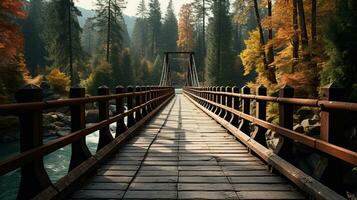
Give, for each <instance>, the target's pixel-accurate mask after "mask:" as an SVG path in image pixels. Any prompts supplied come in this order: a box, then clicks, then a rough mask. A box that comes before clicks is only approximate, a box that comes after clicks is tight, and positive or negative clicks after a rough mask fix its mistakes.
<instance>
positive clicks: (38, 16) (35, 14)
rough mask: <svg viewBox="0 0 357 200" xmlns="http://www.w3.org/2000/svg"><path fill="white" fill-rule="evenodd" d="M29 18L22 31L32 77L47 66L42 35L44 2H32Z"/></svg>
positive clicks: (27, 62) (30, 3) (38, 0)
mask: <svg viewBox="0 0 357 200" xmlns="http://www.w3.org/2000/svg"><path fill="white" fill-rule="evenodd" d="M27 10H28V11H27V12H28V16H27V18H26V20H25V21H24V22H23V26H22V30H23V33H24V38H25V46H24V55H25V59H26V66H27V68H28V69H29V71H30V72H31V74H32V75H36V74H38V73H39V72H38V69H37V68H41V69H44V67H45V65H46V59H45V57H46V49H45V46H44V42H43V41H42V39H41V37H40V35H41V33H42V32H43V17H42V10H43V3H42V0H31V1H30V2H29V7H28V8H27Z"/></svg>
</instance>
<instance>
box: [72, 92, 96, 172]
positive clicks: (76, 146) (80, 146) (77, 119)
mask: <svg viewBox="0 0 357 200" xmlns="http://www.w3.org/2000/svg"><path fill="white" fill-rule="evenodd" d="M85 95H86V90H85V88H83V87H80V86H76V87H72V88H71V89H70V91H69V97H70V98H82V97H85ZM70 110H71V132H72V133H74V132H76V131H79V130H82V129H84V128H85V127H86V121H85V105H84V104H79V105H73V106H71V107H70ZM71 152H72V153H71V161H70V164H69V171H72V170H73V169H74V168H76V167H77V166H78V165H80V164H81V163H82V162H84V161H85V160H87V159H88V158H90V157H91V156H92V154H91V153H90V151H89V149H88V147H87V144H86V138H85V137H83V138H81V139H79V140H78V141H76V142H73V143H72V151H71Z"/></svg>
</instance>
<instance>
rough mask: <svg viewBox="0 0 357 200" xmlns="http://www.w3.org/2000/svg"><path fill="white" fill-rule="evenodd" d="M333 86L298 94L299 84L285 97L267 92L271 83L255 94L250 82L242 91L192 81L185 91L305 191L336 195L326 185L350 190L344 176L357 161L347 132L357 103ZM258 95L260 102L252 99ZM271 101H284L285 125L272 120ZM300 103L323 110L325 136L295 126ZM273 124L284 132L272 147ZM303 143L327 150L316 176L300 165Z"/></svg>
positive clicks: (314, 149) (356, 112)
mask: <svg viewBox="0 0 357 200" xmlns="http://www.w3.org/2000/svg"><path fill="white" fill-rule="evenodd" d="M331 86H333V85H330V86H327V87H324V88H322V91H321V93H322V95H323V98H322V99H321V100H319V99H301V98H293V97H294V89H293V88H291V87H289V86H284V87H283V88H282V89H281V90H280V92H279V97H270V96H266V95H267V89H266V88H265V87H264V86H259V87H258V88H257V91H256V94H255V95H252V94H250V88H249V87H247V86H245V87H243V88H242V89H241V91H240V90H239V89H238V88H237V87H233V88H232V87H201V88H194V87H186V88H184V94H185V95H186V96H187V97H188V98H189V99H190V100H192V102H193V103H194V104H196V105H197V106H198V107H200V108H201V109H202V110H203V111H205V112H206V113H207V114H209V115H210V116H211V117H213V118H214V119H215V120H216V121H218V122H219V123H221V124H222V125H223V126H224V127H225V128H227V129H228V130H229V131H230V132H231V133H232V134H234V135H235V136H236V137H237V138H238V139H239V140H240V141H241V142H242V143H244V144H245V145H246V146H247V147H248V148H249V149H250V150H251V151H252V152H254V153H255V154H257V155H258V156H260V157H261V159H262V160H264V161H265V162H267V164H269V165H270V166H272V168H275V169H276V170H278V171H280V173H282V174H284V175H285V176H286V177H288V178H289V179H290V180H291V181H293V182H294V183H295V184H297V185H298V186H299V187H300V188H302V189H304V191H306V192H307V193H309V194H310V195H312V196H313V197H315V198H318V199H321V198H322V199H325V198H327V199H336V198H339V196H338V194H337V193H334V192H333V191H332V190H330V189H329V188H327V187H325V186H324V185H327V186H328V187H330V188H333V190H334V191H336V192H338V193H339V194H342V195H344V196H345V195H346V190H345V189H346V188H344V186H343V178H344V177H345V175H346V173H347V172H350V171H351V170H352V168H353V167H356V166H357V153H356V152H355V151H353V150H351V149H347V148H346V147H345V144H346V139H344V136H343V134H342V133H343V132H344V131H345V129H346V128H345V127H346V125H347V124H346V123H347V121H350V122H349V123H351V121H352V123H354V125H355V126H356V125H357V119H356V117H357V103H349V102H342V101H340V100H341V96H342V95H343V93H342V92H341V91H342V90H341V89H339V88H334V87H331ZM253 101H255V104H251V103H252V102H253ZM268 102H271V103H277V104H278V106H279V125H276V124H273V123H270V122H267V119H266V118H267V103H268ZM252 105H254V106H255V109H254V110H255V112H254V113H252V112H251V111H252V109H251V106H252ZM254 106H253V107H254ZM297 106H307V107H314V108H317V109H319V110H320V115H321V134H320V138H315V137H310V136H308V135H305V134H302V133H298V132H295V131H293V130H292V129H293V125H294V123H293V122H294V120H293V115H294V107H297ZM254 115H255V116H254ZM351 119H352V120H351ZM353 119H354V120H353ZM349 125H350V126H351V124H349ZM267 130H271V131H274V132H276V133H277V134H278V135H279V143H278V145H277V147H276V149H274V151H273V150H269V149H268V148H267V141H266V135H265V133H266V131H267ZM299 145H300V147H301V145H302V146H305V147H309V149H310V150H311V152H317V153H319V154H320V155H321V159H320V162H319V164H318V166H317V167H316V169H315V172H314V173H313V174H312V175H311V176H309V175H306V174H305V173H303V172H302V171H301V170H299V169H297V168H296V167H295V166H294V165H296V158H295V156H296V153H295V152H296V151H295V150H294V149H296V148H299ZM315 179H317V180H319V181H320V182H322V183H323V184H324V185H322V184H321V183H320V182H319V181H316V180H315Z"/></svg>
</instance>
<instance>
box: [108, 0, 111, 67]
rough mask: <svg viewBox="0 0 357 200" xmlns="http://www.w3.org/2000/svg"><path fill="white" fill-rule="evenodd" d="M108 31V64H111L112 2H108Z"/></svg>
mask: <svg viewBox="0 0 357 200" xmlns="http://www.w3.org/2000/svg"><path fill="white" fill-rule="evenodd" d="M108 4H109V5H108V30H107V62H108V63H109V54H110V31H111V30H110V29H111V8H110V6H111V2H110V0H109V1H108Z"/></svg>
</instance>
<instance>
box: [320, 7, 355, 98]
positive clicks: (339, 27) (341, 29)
mask: <svg viewBox="0 0 357 200" xmlns="http://www.w3.org/2000/svg"><path fill="white" fill-rule="evenodd" d="M337 2H338V4H337V13H336V16H335V17H334V18H332V20H331V22H330V24H329V26H328V29H327V31H326V36H325V38H326V39H325V41H326V46H327V48H326V49H327V53H328V55H329V56H330V59H329V61H328V63H327V66H326V67H325V69H324V71H323V72H322V84H328V83H330V82H333V81H334V82H336V83H337V84H338V85H340V86H342V87H344V88H346V91H347V92H348V95H349V98H350V99H351V100H353V101H357V67H356V63H357V56H356V53H355V49H354V48H355V47H356V46H357V34H356V32H357V23H356V21H357V13H356V9H357V2H356V1H353V0H346V1H337Z"/></svg>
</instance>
